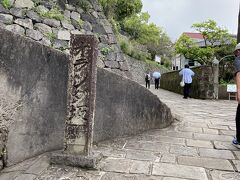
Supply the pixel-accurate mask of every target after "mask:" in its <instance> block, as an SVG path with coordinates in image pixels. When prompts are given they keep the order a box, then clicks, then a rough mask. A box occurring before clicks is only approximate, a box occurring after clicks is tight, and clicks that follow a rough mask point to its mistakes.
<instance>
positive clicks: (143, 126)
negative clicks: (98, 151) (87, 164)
mask: <svg viewBox="0 0 240 180" xmlns="http://www.w3.org/2000/svg"><path fill="white" fill-rule="evenodd" d="M97 73H98V75H97V97H96V112H95V122H94V138H93V141H94V142H99V141H102V140H106V139H112V138H116V137H120V136H126V135H135V134H138V133H141V132H143V131H146V130H149V129H156V128H163V127H166V126H168V125H170V124H171V122H172V121H173V117H172V114H171V112H170V109H169V108H168V107H167V106H166V105H165V104H164V103H162V102H161V101H160V100H159V99H158V97H157V96H156V95H154V94H152V93H151V92H150V91H149V90H147V89H146V88H144V87H143V86H140V85H139V84H138V83H136V82H134V81H132V80H130V79H127V78H124V77H122V76H119V75H117V74H114V73H111V72H108V71H106V70H104V69H100V68H98V72H97Z"/></svg>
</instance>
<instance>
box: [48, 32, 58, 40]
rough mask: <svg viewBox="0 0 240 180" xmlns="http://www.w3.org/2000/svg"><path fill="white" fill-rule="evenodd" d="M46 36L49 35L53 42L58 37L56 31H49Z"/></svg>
mask: <svg viewBox="0 0 240 180" xmlns="http://www.w3.org/2000/svg"><path fill="white" fill-rule="evenodd" d="M46 36H47V37H48V39H49V40H50V41H51V42H53V41H54V39H56V38H57V35H56V34H55V33H47V34H46Z"/></svg>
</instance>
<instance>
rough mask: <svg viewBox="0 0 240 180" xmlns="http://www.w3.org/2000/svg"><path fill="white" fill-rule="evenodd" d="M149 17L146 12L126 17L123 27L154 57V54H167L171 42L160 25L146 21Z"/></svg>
mask: <svg viewBox="0 0 240 180" xmlns="http://www.w3.org/2000/svg"><path fill="white" fill-rule="evenodd" d="M149 18H150V15H149V14H148V13H147V12H145V13H141V14H138V15H134V16H131V17H129V18H126V19H125V21H124V22H123V29H124V31H126V32H127V33H128V34H129V35H130V37H131V39H133V40H136V41H137V42H138V43H140V44H142V45H145V46H146V47H147V49H148V51H149V52H150V53H151V55H152V59H154V57H155V55H163V54H169V53H168V52H169V49H170V48H171V46H172V43H171V40H170V38H169V37H168V35H167V34H166V33H165V32H164V31H163V30H162V29H161V28H160V27H158V26H156V25H155V24H153V23H149V22H148V21H149Z"/></svg>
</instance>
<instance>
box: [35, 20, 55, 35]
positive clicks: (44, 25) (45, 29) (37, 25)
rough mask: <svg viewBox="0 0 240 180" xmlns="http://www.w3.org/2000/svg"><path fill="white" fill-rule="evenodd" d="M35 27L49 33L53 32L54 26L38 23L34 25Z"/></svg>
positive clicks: (45, 33)
mask: <svg viewBox="0 0 240 180" xmlns="http://www.w3.org/2000/svg"><path fill="white" fill-rule="evenodd" d="M34 28H36V29H37V30H39V31H40V32H41V33H42V34H44V35H47V34H49V33H52V28H51V27H49V26H48V25H46V24H42V23H36V24H35V25H34Z"/></svg>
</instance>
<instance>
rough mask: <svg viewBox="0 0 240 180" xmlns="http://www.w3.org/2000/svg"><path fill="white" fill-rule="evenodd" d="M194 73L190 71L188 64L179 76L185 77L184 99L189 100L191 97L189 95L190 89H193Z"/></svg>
mask: <svg viewBox="0 0 240 180" xmlns="http://www.w3.org/2000/svg"><path fill="white" fill-rule="evenodd" d="M194 74H195V73H194V72H193V71H192V70H191V69H189V65H188V64H186V65H185V68H183V69H182V70H181V71H180V72H179V75H180V76H183V81H184V83H185V85H184V87H183V98H184V99H187V98H188V97H189V93H190V88H191V84H192V76H194Z"/></svg>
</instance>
